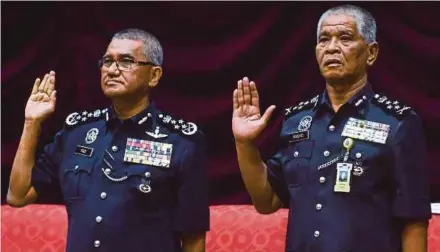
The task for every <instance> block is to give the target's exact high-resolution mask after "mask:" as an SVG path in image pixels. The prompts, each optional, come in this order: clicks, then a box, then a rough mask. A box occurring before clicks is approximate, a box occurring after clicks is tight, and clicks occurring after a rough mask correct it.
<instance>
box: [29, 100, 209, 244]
mask: <svg viewBox="0 0 440 252" xmlns="http://www.w3.org/2000/svg"><path fill="white" fill-rule="evenodd" d="M205 149H206V148H205V143H204V138H203V135H202V133H201V132H200V131H199V130H197V126H196V125H195V124H194V123H191V122H186V121H184V120H182V119H176V118H173V117H172V116H170V115H168V114H165V113H163V112H161V111H159V110H156V108H155V106H154V104H153V103H151V104H150V106H149V107H148V108H147V109H145V110H144V111H142V112H140V113H139V114H138V115H136V116H134V117H132V118H130V119H127V120H120V119H118V118H117V117H116V115H115V113H114V111H113V110H112V108H111V107H110V108H108V109H102V110H99V109H98V110H95V111H90V112H87V111H84V112H75V113H72V114H70V115H69V116H68V117H67V118H66V124H65V126H64V128H63V129H62V130H61V131H60V132H59V133H57V134H56V136H55V138H54V141H53V142H52V143H50V144H48V145H47V146H46V147H45V149H44V153H43V154H42V156H41V157H40V158H39V159H38V161H37V162H36V165H35V167H34V169H33V172H32V185H33V186H34V187H35V189H36V191H37V193H38V194H48V193H49V194H50V193H51V191H53V190H60V188H61V191H62V194H63V196H64V200H65V203H66V208H67V213H68V225H69V226H68V237H67V251H75V252H77V251H81V252H85V251H130V252H134V251H152V252H176V251H181V241H180V233H181V232H185V233H194V232H204V231H207V230H208V229H209V205H208V188H207V187H208V182H207V174H208V171H207V165H206V164H207V159H206V152H205V151H206V150H205Z"/></svg>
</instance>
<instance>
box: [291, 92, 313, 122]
mask: <svg viewBox="0 0 440 252" xmlns="http://www.w3.org/2000/svg"><path fill="white" fill-rule="evenodd" d="M318 101H319V95H317V96H315V97H313V98H312V99H309V100H307V101H302V102H300V103H299V104H298V105H296V106H294V107H288V108H285V110H286V112H285V115H286V117H287V116H291V115H294V114H295V113H298V112H299V111H302V110H304V109H309V108H314V107H315V106H316V104H318Z"/></svg>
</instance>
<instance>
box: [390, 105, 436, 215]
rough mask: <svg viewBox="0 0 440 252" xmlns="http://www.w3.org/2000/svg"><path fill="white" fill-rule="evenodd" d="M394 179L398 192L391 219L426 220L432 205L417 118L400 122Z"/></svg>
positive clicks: (424, 149)
mask: <svg viewBox="0 0 440 252" xmlns="http://www.w3.org/2000/svg"><path fill="white" fill-rule="evenodd" d="M392 148H393V153H394V160H395V162H394V169H393V175H394V180H395V182H396V185H397V188H396V192H395V196H394V202H393V215H394V216H395V217H398V218H410V219H429V218H430V217H431V205H430V199H429V181H428V175H427V173H428V167H427V150H426V143H425V135H424V133H423V127H422V123H421V120H420V118H419V117H418V116H417V114H415V113H414V112H411V113H410V114H409V115H408V116H406V117H405V118H404V119H403V120H402V121H400V122H399V124H398V126H397V129H396V133H395V137H394V139H393V144H392Z"/></svg>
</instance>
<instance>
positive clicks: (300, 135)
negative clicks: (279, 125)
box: [288, 130, 309, 142]
mask: <svg viewBox="0 0 440 252" xmlns="http://www.w3.org/2000/svg"><path fill="white" fill-rule="evenodd" d="M288 139H289V142H299V141H302V140H306V139H309V131H308V130H305V131H299V132H294V133H292V134H290V135H289V138H288Z"/></svg>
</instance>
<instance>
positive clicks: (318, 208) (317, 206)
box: [316, 203, 322, 211]
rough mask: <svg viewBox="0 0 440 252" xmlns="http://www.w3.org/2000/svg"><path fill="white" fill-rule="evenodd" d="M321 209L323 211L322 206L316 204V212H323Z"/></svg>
mask: <svg viewBox="0 0 440 252" xmlns="http://www.w3.org/2000/svg"><path fill="white" fill-rule="evenodd" d="M321 209H322V205H321V204H319V203H318V204H316V210H318V211H319V210H321Z"/></svg>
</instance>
